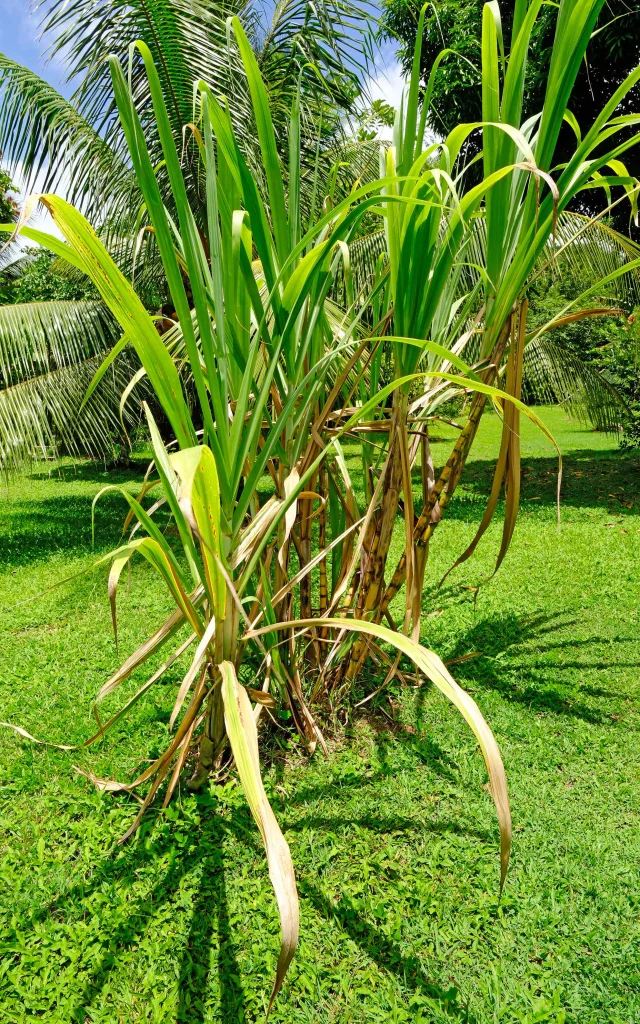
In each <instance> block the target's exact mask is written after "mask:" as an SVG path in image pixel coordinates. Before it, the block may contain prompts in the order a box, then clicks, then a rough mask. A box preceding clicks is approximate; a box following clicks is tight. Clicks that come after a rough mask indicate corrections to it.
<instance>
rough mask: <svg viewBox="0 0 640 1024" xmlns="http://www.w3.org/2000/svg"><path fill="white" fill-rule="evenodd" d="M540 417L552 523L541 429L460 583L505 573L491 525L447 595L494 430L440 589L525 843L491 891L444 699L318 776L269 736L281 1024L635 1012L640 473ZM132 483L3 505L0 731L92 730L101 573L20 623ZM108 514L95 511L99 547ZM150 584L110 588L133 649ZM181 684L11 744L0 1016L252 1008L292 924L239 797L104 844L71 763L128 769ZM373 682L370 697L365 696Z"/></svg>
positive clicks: (446, 629) (452, 654)
mask: <svg viewBox="0 0 640 1024" xmlns="http://www.w3.org/2000/svg"><path fill="white" fill-rule="evenodd" d="M543 416H544V418H545V420H546V422H547V423H548V424H549V426H551V428H552V429H553V431H554V433H555V434H556V436H557V437H558V439H559V440H560V441H561V444H562V447H563V451H564V452H565V463H566V464H565V478H564V485H563V507H562V528H561V532H560V534H559V535H558V533H557V528H556V524H555V507H554V500H555V476H554V473H555V461H554V458H553V452H552V450H551V449H550V448H549V447H548V446H547V445H546V442H544V441H543V440H542V439H539V437H538V436H537V435H536V434H535V433H534V432H533V431H531V432H530V431H529V430H528V427H527V425H526V424H525V425H524V427H523V432H524V444H523V455H524V459H525V462H524V467H525V474H524V500H523V511H524V515H523V516H522V518H521V519H520V521H519V523H518V526H517V534H516V537H517V540H518V543H517V544H515V545H514V546H513V547H512V549H511V551H510V553H509V556H508V558H507V560H506V562H505V564H504V566H503V567H502V569H501V571H500V573H499V575H498V576H497V577H496V578H495V579H494V580H493V581H492V582H491V583H489V584H488V585H487V586H486V587H485V588H483V589H481V590H480V592H479V594H478V596H477V600H476V603H475V606H474V597H475V593H474V590H471V589H465V588H470V587H475V586H476V584H477V583H478V582H479V581H481V580H483V579H485V578H486V577H487V576H488V574H489V572H490V571H491V569H492V566H493V559H494V557H495V552H496V549H497V546H498V544H499V529H500V528H499V523H497V524H496V526H495V527H494V528H492V530H491V531H490V533H489V534H488V535H487V537H486V538H485V539H484V541H483V543H482V545H481V546H480V548H479V549H478V553H477V556H476V558H474V559H473V560H472V561H470V562H469V563H467V564H466V565H465V566H464V567H462V568H461V569H460V570H458V571H457V572H456V573H455V574H452V575H451V576H450V577H449V578H448V579H447V582H446V584H445V586H444V587H443V589H442V590H441V591H438V590H437V582H438V581H439V579H440V577H441V575H442V573H443V572H444V571H445V569H446V568H448V566H449V565H450V564H451V561H452V560H453V559H454V558H455V556H456V555H457V554H458V553H459V552H460V551H461V550H462V549H463V547H464V545H465V544H466V543H467V542H468V540H469V539H470V538H471V536H472V535H473V532H474V527H475V524H476V523H477V521H478V519H479V517H480V515H481V510H482V502H481V497H482V496H483V495H485V494H486V492H487V489H488V485H489V480H490V473H491V470H492V463H491V457H492V456H493V455H495V451H496V448H497V443H498V439H499V426H500V425H499V422H498V421H497V419H496V418H494V417H485V420H484V422H483V425H482V429H481V433H480V436H479V439H478V443H477V445H476V447H475V448H474V457H475V458H474V461H472V462H470V464H469V466H468V468H467V473H466V475H465V478H464V480H463V488H462V489H459V490H458V493H457V494H456V498H455V501H454V502H453V503H452V505H451V507H450V509H449V514H448V517H447V519H445V520H444V521H443V522H442V524H441V525H440V527H439V530H440V531H441V537H440V541H439V544H438V545H436V546H434V551H433V561H432V563H430V567H429V570H428V575H427V581H428V585H427V587H426V591H425V598H424V614H423V641H424V642H425V643H426V644H428V646H430V647H431V648H432V649H433V650H435V651H436V652H437V653H438V654H440V655H441V656H442V657H443V658H445V659H451V658H460V657H463V656H464V655H467V654H470V653H476V652H480V656H478V657H476V658H474V659H471V660H468V661H464V662H459V663H457V664H456V665H455V666H454V667H453V668H452V671H454V673H455V676H456V678H457V679H458V680H459V681H460V682H461V684H462V685H464V686H465V687H467V688H468V689H469V690H471V691H472V693H473V695H474V697H475V699H476V701H477V702H478V704H479V705H480V707H481V710H482V711H483V713H484V715H485V717H486V718H487V721H488V722H489V724H490V726H491V728H492V729H493V730H494V733H495V735H496V738H497V739H498V742H499V743H500V746H501V749H502V751H503V756H504V759H505V765H506V769H507V774H508V778H509V784H510V792H511V800H512V810H513V817H514V856H513V862H512V866H511V869H510V873H509V878H508V881H507V886H506V890H505V895H504V897H503V900H502V902H501V904H500V906H498V903H497V882H498V855H497V827H496V825H495V815H494V811H493V807H492V804H491V801H490V799H489V797H488V795H487V794H486V793H485V792H484V791H483V790H482V783H483V782H484V781H485V776H484V769H483V766H482V761H481V759H480V758H479V757H478V755H477V751H476V749H475V743H474V740H473V737H472V736H471V734H470V733H469V732H468V731H467V730H466V728H465V726H464V723H462V722H461V721H460V720H459V719H458V717H457V716H456V714H455V712H454V711H453V710H452V709H451V708H450V707H448V706H447V705H446V703H445V701H444V700H443V699H442V697H440V695H439V694H438V693H437V692H435V691H433V690H432V689H431V688H429V687H424V688H422V689H420V690H417V691H416V690H413V689H412V688H411V687H408V688H407V689H406V690H403V689H402V688H401V687H400V686H399V684H398V683H394V684H393V685H392V686H391V687H389V688H388V689H387V690H386V691H383V693H382V694H381V695H380V696H379V698H376V700H375V701H374V702H373V707H371V705H370V706H369V707H367V705H365V706H364V708H362V709H360V710H359V711H357V712H355V713H354V714H353V716H352V719H351V720H350V722H349V724H348V726H347V727H346V729H344V730H343V729H341V728H339V729H338V731H337V732H336V733H335V737H334V739H333V741H332V750H331V756H330V757H329V758H328V759H326V760H325V759H323V758H322V756H321V755H316V756H315V757H314V758H313V760H312V761H311V762H308V760H307V758H306V757H304V756H303V755H302V754H299V753H298V751H297V744H296V743H295V742H293V741H292V739H291V736H290V734H289V733H287V732H278V733H277V737H278V738H277V740H276V741H274V743H273V745H272V748H271V751H270V757H271V768H270V769H269V770H268V772H267V776H268V788H269V792H270V795H271V797H272V800H273V804H274V810H275V812H276V814H277V815H278V817H279V819H280V821H281V823H282V827H283V830H284V832H285V835H286V837H287V840H288V842H289V843H290V845H291V849H292V854H293V859H294V864H295V867H296V871H297V875H298V884H299V890H300V896H301V913H302V922H301V924H302V927H301V944H300V948H299V951H298V954H297V956H296V958H295V960H294V962H293V965H292V967H291V970H290V973H289V976H288V978H287V982H286V984H285V988H284V991H283V994H282V997H281V1000H280V1002H279V1003H278V1004H276V1006H275V1008H274V1011H273V1019H274V1020H276V1021H282V1022H286V1024H294V1022H295V1024H297V1022H298V1021H303V1022H314V1024H315V1022H322V1024H325V1022H327V1024H328V1022H335V1021H340V1022H345V1024H347V1022H349V1024H352V1022H363V1024H364V1022H365V1021H366V1022H371V1021H380V1022H383V1021H384V1022H387V1021H394V1020H396V1021H408V1022H409V1021H410V1022H413V1021H420V1020H422V1021H425V1022H426V1021H428V1022H429V1024H431V1022H442V1021H465V1020H468V1021H469V1022H474V1024H493V1022H494V1021H501V1022H502V1021H504V1022H511V1021H513V1022H516V1021H524V1022H526V1024H533V1022H534V1021H550V1022H553V1024H560V1022H561V1021H563V1020H565V1021H566V1022H572V1024H603V1022H606V1024H631V1022H633V1021H637V1020H640V976H639V972H638V966H637V965H638V962H639V961H638V955H639V952H640V950H639V946H640V941H639V940H640V929H639V927H638V895H637V884H636V877H637V862H638V855H639V854H640V841H639V840H638V835H639V829H638V826H639V824H640V815H639V811H640V800H639V798H638V792H639V787H638V767H637V766H638V764H639V763H640V739H639V732H638V709H639V708H640V687H639V685H638V668H639V666H640V644H639V642H638V619H639V617H640V612H639V608H638V599H637V594H638V584H639V583H640V569H638V565H639V560H638V554H639V548H640V515H639V509H640V478H639V476H638V458H637V455H632V454H626V453H624V452H620V451H619V450H617V447H616V442H615V441H612V440H611V439H609V438H606V437H605V436H603V435H601V434H596V433H593V432H592V431H590V430H585V429H582V428H580V427H577V426H576V425H575V424H571V423H569V422H568V421H567V420H566V419H565V418H564V417H563V415H562V414H561V413H559V412H557V411H555V410H545V411H544V412H543ZM438 433H439V430H438ZM451 435H452V431H451V430H450V428H447V427H445V426H443V427H442V434H441V436H443V437H445V436H447V437H449V436H451ZM449 449H450V443H447V444H446V445H445V444H443V446H442V448H441V449H439V448H438V449H436V451H437V452H438V454H440V452H442V454H443V455H444V454H445V453H448V451H449ZM142 468H143V467H142V464H141V466H140V473H141V472H142ZM140 473H137V472H134V471H129V472H125V471H117V472H115V473H109V474H108V475H105V474H104V472H103V467H102V466H100V465H99V464H81V465H79V466H78V467H77V468H76V470H74V469H73V467H71V466H69V465H68V466H66V467H64V468H63V469H62V470H61V471H60V474H61V475H58V472H57V471H56V470H55V469H54V470H53V471H52V473H51V475H49V474H48V467H47V466H46V465H42V464H41V465H39V466H35V467H34V471H33V473H32V474H31V476H30V477H27V478H26V479H24V480H20V481H14V482H11V483H10V484H9V490H8V496H7V491H6V489H5V490H4V491H3V497H2V500H1V501H0V517H1V520H0V522H1V525H0V529H1V531H2V532H1V537H2V540H1V543H0V552H1V560H2V573H1V577H0V585H1V594H2V597H1V602H2V608H3V611H2V617H1V620H0V626H1V629H2V633H1V644H0V718H2V719H3V720H11V721H18V722H19V723H20V724H22V725H24V726H25V727H26V728H27V729H29V730H30V731H31V732H32V733H33V734H34V735H36V736H38V737H41V738H44V739H52V740H55V741H57V742H74V741H75V742H77V741H78V740H80V739H82V738H83V737H86V736H87V735H89V734H90V732H91V731H92V721H91V718H90V704H91V699H92V697H93V696H94V695H95V693H96V692H97V690H98V688H99V686H100V685H101V684H102V682H104V679H105V678H106V675H107V674H108V672H109V671H111V670H112V669H113V668H114V667H115V666H116V665H117V664H118V655H117V654H116V651H115V649H114V645H113V639H112V635H111V631H110V622H109V610H108V602H107V598H106V586H105V583H106V579H105V577H106V570H102V571H100V572H99V573H97V574H94V575H92V576H84V577H80V578H79V579H77V580H75V581H73V582H71V583H69V584H67V585H66V586H65V587H63V588H61V589H59V590H54V591H51V592H50V593H49V594H47V595H45V596H44V597H43V598H41V599H40V600H38V601H35V602H33V603H29V604H26V605H21V606H20V607H18V608H10V607H9V606H10V605H12V604H13V603H14V602H15V601H16V600H18V599H20V598H26V597H29V596H31V595H34V594H36V593H37V592H38V591H40V590H42V589H43V587H46V586H48V585H50V584H51V583H53V582H54V581H55V580H57V579H60V578H61V577H64V576H66V575H69V574H71V573H73V572H77V571H78V570H79V569H80V568H82V567H85V566H87V565H88V564H90V562H91V559H92V556H91V552H90V541H91V523H90V503H91V498H92V496H93V495H94V494H95V493H96V491H97V490H98V489H99V488H100V487H101V486H103V485H104V483H105V482H114V481H119V482H127V481H131V484H132V486H133V485H134V484H135V483H136V482H137V481H138V480H139V477H140ZM122 515H123V511H122V502H121V500H120V499H118V498H117V497H110V496H108V495H107V496H106V497H105V499H104V504H103V505H102V508H101V511H100V513H99V516H98V519H97V531H96V550H97V551H98V552H103V551H106V550H108V549H109V548H110V547H111V546H113V544H114V542H115V541H116V540H117V538H118V535H119V532H120V527H121V523H122ZM396 543H398V544H401V541H400V540H398V541H396ZM149 581H150V574H149V573H147V572H146V571H145V569H144V568H143V567H142V566H136V567H135V569H134V572H133V577H132V583H131V591H130V593H129V594H128V595H127V593H126V586H125V587H123V588H122V595H121V598H120V600H121V604H122V609H123V612H126V614H123V615H122V617H121V618H122V625H121V636H120V645H121V652H120V653H121V655H122V654H123V653H124V654H126V653H128V651H129V650H131V649H132V648H133V645H134V644H135V643H136V641H138V640H139V639H141V638H142V637H143V636H145V635H147V633H148V632H149V629H150V627H152V626H153V625H155V623H156V622H157V621H159V620H160V618H161V617H162V615H163V614H164V613H165V612H166V611H167V608H168V604H167V603H166V601H165V599H164V597H163V594H162V592H161V591H160V590H159V589H158V588H157V587H150V586H149V585H148V584H149ZM368 671H369V670H368ZM170 678H171V679H172V683H171V685H168V686H167V687H160V688H157V689H155V690H152V691H151V692H150V694H149V699H148V700H147V701H146V702H145V703H143V704H141V705H139V706H138V708H137V709H136V711H135V713H134V714H133V715H132V716H131V717H130V718H128V719H127V720H126V721H124V722H123V723H122V726H121V727H116V729H115V731H114V733H113V734H112V735H110V736H109V738H108V739H107V740H106V741H105V743H104V746H103V747H102V748H100V749H98V750H96V749H95V748H94V751H93V753H92V754H91V755H89V753H87V754H82V753H68V754H67V753H64V752H61V751H55V750H49V749H46V748H42V747H34V746H33V745H31V744H28V743H26V742H23V741H21V740H19V739H18V738H16V737H15V736H13V735H11V734H10V733H8V732H7V731H2V732H1V733H0V759H1V761H0V765H1V767H0V771H1V773H2V774H1V779H2V782H1V800H2V803H1V805H0V807H1V810H0V816H1V826H2V837H3V839H2V846H3V849H2V863H3V873H2V895H1V908H0V915H1V916H0V927H1V931H0V942H1V943H2V953H3V956H2V968H1V971H0V992H1V996H0V1019H2V1020H7V1021H11V1022H14V1021H15V1022H16V1024H22V1022H23V1021H28V1020H33V1019H36V1018H40V1019H43V1020H46V1021H47V1022H49V1021H51V1022H53V1024H58V1022H59V1024H62V1022H64V1024H67V1022H69V1021H81V1022H85V1021H100V1022H105V1024H119V1022H121V1021H126V1022H127V1024H130V1022H131V1024H137V1022H141V1021H153V1022H158V1024H159V1022H178V1021H179V1022H181V1024H200V1022H202V1024H204V1022H207V1024H213V1022H216V1024H218V1022H224V1024H227V1022H229V1024H230V1022H232V1021H233V1022H236V1021H247V1022H249V1021H253V1020H255V1019H259V1014H260V1013H261V1012H262V1010H263V1007H264V999H265V992H266V991H267V990H268V984H269V980H270V978H271V976H272V973H273V970H274V967H275V956H276V951H277V947H278V939H277V934H278V920H277V914H276V910H275V905H274V901H273V896H272V893H271V889H270V885H269V881H268V878H267V874H266V871H265V869H264V863H263V862H264V854H263V852H262V849H261V846H260V841H259V837H258V835H257V833H256V830H255V828H254V827H253V825H252V822H251V819H250V817H249V813H248V811H247V809H246V804H245V801H244V797H243V796H242V794H241V793H240V791H239V789H238V788H237V787H236V786H235V785H231V786H230V787H227V788H226V789H225V790H223V791H214V792H213V794H212V795H211V796H209V795H206V796H202V797H198V798H194V797H192V796H187V795H186V794H185V793H184V792H181V794H180V796H179V798H178V799H176V800H175V801H174V803H173V804H172V806H171V808H170V809H169V811H168V812H165V814H160V815H158V814H157V813H154V812H152V814H151V815H150V817H149V819H148V821H147V822H146V823H145V824H144V825H143V830H142V834H141V835H140V836H139V837H138V838H135V839H134V840H133V841H132V843H131V844H130V845H128V846H126V847H124V848H118V847H117V846H116V845H115V839H116V838H117V837H118V836H119V835H121V834H122V832H124V830H125V829H126V827H127V826H128V824H130V821H131V818H132V816H133V815H134V813H135V804H134V802H133V801H132V800H130V799H127V798H120V797H100V796H99V795H98V794H97V793H96V792H95V791H94V790H93V789H92V788H90V786H89V785H88V783H86V782H85V781H84V780H82V779H81V778H78V777H76V776H74V774H73V769H72V765H73V764H85V763H86V764H89V763H90V764H91V765H92V766H93V767H94V768H96V770H97V771H99V772H101V773H105V774H109V775H112V776H114V775H115V776H117V777H125V776H128V775H129V773H132V772H133V770H134V768H135V767H136V762H137V760H138V759H143V758H148V757H150V756H153V754H154V753H155V752H156V751H157V750H158V749H161V748H162V746H163V744H166V740H167V722H168V717H169V713H170V710H171V706H172V702H173V699H174V696H175V686H176V682H177V680H178V679H179V678H180V673H179V671H178V669H176V671H175V673H174V675H173V676H171V677H170ZM377 682H378V685H379V684H380V683H381V682H382V679H381V678H380V679H379V680H377ZM132 685H133V684H132ZM360 686H361V689H362V694H361V695H362V696H364V694H365V692H368V689H370V688H371V680H370V679H367V676H364V677H363V680H362V682H361V684H360ZM365 687H366V688H368V689H367V690H365ZM127 692H129V690H127ZM117 699H118V701H119V700H120V699H121V697H120V695H118V696H117ZM113 706H117V701H114V705H113ZM283 724H284V723H283ZM123 740H125V741H126V742H122V741H123ZM83 758H84V760H83ZM230 865H233V868H231V867H230ZM563 1014H564V1015H565V1016H564V1017H563Z"/></svg>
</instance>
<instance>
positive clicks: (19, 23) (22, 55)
mask: <svg viewBox="0 0 640 1024" xmlns="http://www.w3.org/2000/svg"><path fill="white" fill-rule="evenodd" d="M38 21H39V18H38V15H37V13H36V14H33V13H31V12H30V10H29V4H28V0H2V17H1V18H0V52H2V53H4V54H6V55H7V57H11V59H12V60H16V61H18V63H19V64H25V65H26V66H27V67H28V68H31V69H32V70H33V71H37V73H38V74H39V75H42V77H43V78H46V79H48V81H50V82H52V83H53V84H54V85H56V86H59V85H60V84H61V74H60V68H59V66H58V65H56V64H54V63H50V64H48V65H45V62H44V59H43V58H42V56H41V54H40V45H39V43H38Z"/></svg>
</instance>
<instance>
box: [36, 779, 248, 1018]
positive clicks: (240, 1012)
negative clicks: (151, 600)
mask: <svg viewBox="0 0 640 1024" xmlns="http://www.w3.org/2000/svg"><path fill="white" fill-rule="evenodd" d="M200 802H201V803H202V804H203V805H204V806H205V807H210V808H211V810H212V813H210V814H207V815H206V820H205V823H204V828H203V835H202V838H201V842H200V843H199V844H198V847H197V849H196V850H195V852H185V850H184V848H183V846H182V845H180V844H176V843H175V842H173V841H172V837H171V835H170V834H167V833H166V832H162V833H161V834H160V835H158V836H157V837H156V838H155V839H153V840H152V842H151V843H148V842H147V840H146V838H145V837H146V835H147V834H148V832H149V830H150V829H151V828H152V827H153V824H152V821H151V819H149V820H148V821H147V823H145V825H143V829H141V832H140V834H139V837H138V839H137V841H136V843H135V845H134V846H132V847H130V848H128V849H127V850H126V852H124V859H125V863H126V866H127V869H128V872H127V874H128V876H130V877H131V878H133V877H135V876H136V875H137V874H138V872H139V871H140V869H141V868H143V867H144V866H145V865H148V864H149V863H150V862H152V861H153V860H155V859H156V858H158V857H161V856H162V855H163V854H166V853H169V854H170V863H169V866H168V868H167V870H166V872H165V873H164V875H163V876H162V877H161V878H159V879H158V880H157V881H156V882H155V883H154V885H153V887H152V889H151V891H150V892H147V893H146V894H145V895H144V896H141V897H140V898H138V899H137V900H133V901H132V902H131V905H130V907H128V914H127V916H126V918H125V919H124V920H123V921H122V922H121V923H120V924H119V925H118V926H117V927H116V929H115V930H114V931H112V932H110V934H109V941H108V943H107V944H106V949H104V951H103V953H102V956H101V958H99V960H98V963H97V965H96V967H95V969H94V972H93V976H92V978H91V980H90V981H89V982H88V983H87V985H86V986H85V988H84V991H83V993H82V998H81V1000H80V1001H79V1003H78V1005H77V1006H76V1010H75V1014H74V1017H73V1019H78V1020H85V1019H87V1017H86V1016H85V1014H86V1012H87V1011H88V1010H90V1009H91V1008H92V1007H93V1004H94V1003H95V1001H96V999H97V997H98V996H99V995H100V992H101V991H102V989H103V988H104V987H105V985H106V984H107V983H108V980H109V977H110V974H111V972H112V970H113V969H114V968H116V967H117V954H118V952H119V951H120V950H122V949H124V948H125V947H126V946H130V945H133V944H134V943H135V942H137V941H139V939H140V938H141V937H142V935H143V934H144V931H145V929H146V926H147V924H148V922H149V920H150V919H151V917H152V916H153V914H155V913H156V912H157V910H158V908H159V907H161V906H163V904H165V903H166V902H167V901H168V900H170V899H171V898H172V897H173V896H175V894H176V893H177V891H178V889H179V886H180V882H181V880H182V879H183V878H184V877H185V876H186V875H187V874H191V873H193V872H196V871H199V879H198V886H197V897H196V899H195V900H194V903H193V908H192V913H191V922H190V926H189V934H188V937H187V939H186V942H185V945H184V950H183V954H182V962H181V965H180V969H179V1005H178V1010H177V1016H176V1018H175V1020H176V1024H204V1021H205V1019H206V1007H205V1001H206V992H207V987H208V982H209V974H210V961H211V945H212V937H213V934H214V928H216V929H217V938H218V944H219V956H218V976H219V992H220V1002H219V1014H220V1018H219V1019H220V1021H221V1022H223V1024H231V1022H233V1024H238V1022H242V1021H244V1020H245V1003H244V994H243V990H242V985H241V982H240V970H239V967H238V963H237V959H236V952H235V946H234V943H233V940H232V935H231V927H230V922H229V911H228V901H227V892H226V884H225V868H224V839H225V835H226V834H227V833H228V832H229V831H231V832H236V831H237V832H238V834H239V833H240V825H239V823H238V825H237V827H236V828H234V825H233V824H232V825H231V826H229V824H228V823H226V822H224V821H223V820H222V819H221V817H220V815H218V814H216V813H215V802H214V801H213V800H212V799H211V798H210V796H209V794H205V795H204V796H203V797H202V798H200ZM238 813H240V814H241V815H242V812H238ZM244 817H245V818H249V812H248V810H247V811H246V813H244ZM248 824H249V822H248V821H247V822H246V823H244V824H243V825H242V828H241V831H242V835H243V836H246V828H247V826H248ZM122 859H123V858H122V857H116V858H114V860H113V861H111V860H107V861H104V862H103V863H102V866H101V869H100V870H99V871H98V872H97V875H96V876H94V883H93V885H92V886H90V887H89V889H87V888H86V887H85V886H78V887H76V888H75V889H72V890H71V891H70V892H68V893H66V894H65V895H64V897H62V898H61V900H60V901H56V902H57V903H59V904H60V905H61V906H60V907H59V909H61V907H62V906H64V905H65V904H67V903H69V905H70V906H71V905H73V902H74V899H77V898H78V897H79V896H81V897H82V899H83V900H84V899H86V897H87V896H89V895H91V893H92V892H93V891H95V890H96V889H97V888H99V887H100V886H102V885H103V884H104V883H105V881H115V880H116V879H118V880H121V871H122V868H123V864H122ZM50 912H51V908H50V907H49V908H47V910H46V911H45V912H44V914H43V915H38V916H39V917H40V916H46V915H48V913H50Z"/></svg>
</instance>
